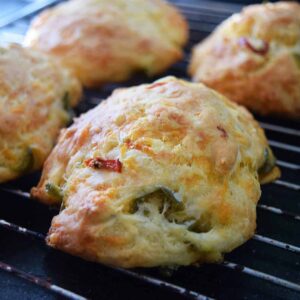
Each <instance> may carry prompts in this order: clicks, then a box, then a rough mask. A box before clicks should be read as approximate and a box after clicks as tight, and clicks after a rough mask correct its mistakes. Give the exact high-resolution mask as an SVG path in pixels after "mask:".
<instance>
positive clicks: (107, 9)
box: [25, 0, 187, 86]
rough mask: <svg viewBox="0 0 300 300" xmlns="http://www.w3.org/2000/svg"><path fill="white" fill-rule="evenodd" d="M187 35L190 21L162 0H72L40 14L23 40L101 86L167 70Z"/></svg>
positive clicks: (88, 82) (179, 54)
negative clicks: (142, 74) (142, 72)
mask: <svg viewBox="0 0 300 300" xmlns="http://www.w3.org/2000/svg"><path fill="white" fill-rule="evenodd" d="M186 40H187V23H186V22H185V20H184V19H183V17H182V16H181V15H180V14H179V12H178V11H177V10H176V9H175V8H174V7H172V6H171V5H170V4H167V3H166V2H164V1H163V0H130V1H128V0H110V1H107V0H71V1H68V2H65V3H62V4H60V5H58V6H56V7H54V8H51V9H49V10H46V11H44V12H43V13H42V14H41V15H39V16H38V17H37V18H36V19H35V20H34V22H33V24H32V25H31V28H30V29H29V31H28V33H27V35H26V38H25V45H26V46H29V47H32V48H35V49H39V50H42V51H44V52H47V53H49V54H52V55H54V56H56V57H57V58H58V59H60V60H61V62H62V63H64V64H65V65H66V66H67V67H69V68H71V69H72V70H73V71H74V73H75V75H76V76H77V77H78V78H79V79H80V80H81V82H82V83H83V84H84V85H85V86H97V85H101V84H103V83H106V82H118V81H123V80H126V79H128V78H129V77H130V76H131V75H132V73H133V72H137V71H144V72H146V73H147V74H148V75H154V74H157V73H161V72H163V71H164V70H166V69H167V68H168V67H169V66H170V65H171V64H173V63H174V62H176V61H177V60H179V59H180V58H181V57H182V46H183V45H184V44H185V42H186Z"/></svg>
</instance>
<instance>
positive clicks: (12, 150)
mask: <svg viewBox="0 0 300 300" xmlns="http://www.w3.org/2000/svg"><path fill="white" fill-rule="evenodd" d="M80 95H81V85H80V83H79V81H78V80H77V79H76V78H74V77H73V76H71V75H70V73H69V71H68V70H65V69H63V68H61V66H60V65H59V64H58V63H57V62H56V61H54V60H53V58H51V57H48V56H46V55H45V54H41V53H39V52H36V51H34V50H29V49H23V48H22V47H20V46H18V45H11V46H9V47H7V48H0V120H1V121H0V182H4V181H7V180H10V179H14V178H16V177H18V176H20V175H22V174H24V173H26V172H28V171H33V170H36V169H38V168H40V167H41V166H42V164H43V162H44V161H45V159H46V157H47V155H48V154H49V152H50V151H51V149H52V147H53V145H54V142H55V140H56V138H57V136H58V134H59V130H60V128H61V127H63V126H64V125H66V123H67V122H68V120H69V113H68V109H69V107H68V106H69V105H70V106H74V105H75V104H76V103H77V102H78V100H79V98H80ZM67 102H69V103H67Z"/></svg>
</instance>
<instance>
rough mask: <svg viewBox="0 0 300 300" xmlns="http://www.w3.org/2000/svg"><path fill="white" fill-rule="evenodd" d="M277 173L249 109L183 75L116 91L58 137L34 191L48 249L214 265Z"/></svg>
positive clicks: (248, 229) (245, 235)
mask: <svg viewBox="0 0 300 300" xmlns="http://www.w3.org/2000/svg"><path fill="white" fill-rule="evenodd" d="M278 175H279V170H278V169H277V167H276V166H275V159H274V157H273V154H272V151H271V150H270V148H269V146H268V143H267V140H266V137H265V135H264V132H263V130H262V129H261V128H260V127H259V125H258V123H257V122H256V121H255V120H254V119H253V117H252V116H251V114H250V113H249V112H248V111H247V110H246V109H245V108H243V107H241V106H238V105H237V104H235V103H233V102H230V101H229V100H227V99H226V98H224V97H223V96H222V95H220V94H218V93H217V92H215V91H213V90H211V89H209V88H207V87H205V86H204V85H202V84H196V83H189V82H186V81H183V80H178V79H176V78H174V77H167V78H163V79H161V80H159V81H156V82H154V83H153V84H145V85H141V86H137V87H132V88H127V89H119V90H116V91H115V92H114V93H113V94H112V96H111V97H109V98H108V99H107V100H106V101H104V102H102V103H101V104H99V105H98V106H97V107H96V108H94V109H93V110H91V111H89V112H87V113H86V114H84V115H82V116H81V117H80V118H79V119H77V120H76V121H75V123H74V124H73V125H72V126H71V127H70V128H68V129H64V130H63V131H62V133H61V135H60V138H59V141H58V144H57V145H56V147H55V148H54V150H53V151H52V153H51V155H50V156H49V158H48V159H47V161H46V163H45V166H44V171H43V175H42V179H41V181H40V183H39V185H38V186H37V187H36V188H34V189H33V190H32V195H33V196H34V197H36V198H38V199H40V200H41V201H43V202H45V203H49V204H61V205H62V207H61V211H60V213H59V214H58V216H56V217H55V218H54V219H53V221H52V225H51V229H50V231H49V234H48V238H47V242H48V244H49V245H50V246H53V247H55V248H59V249H62V250H64V251H66V252H69V253H72V254H74V255H78V256H81V257H84V258H86V259H89V260H93V261H98V262H102V263H105V264H110V265H117V266H123V267H137V266H144V267H151V266H159V265H173V264H178V265H188V264H191V263H194V262H215V261H219V260H221V259H222V255H223V254H224V253H226V252H229V251H231V250H232V249H234V248H235V247H237V246H239V245H241V244H242V243H244V242H245V241H246V240H248V239H249V238H250V237H251V236H252V235H253V234H254V230H255V227H256V204H257V201H258V200H259V198H260V194H261V190H260V182H268V181H272V180H274V179H275V178H276V177H277V176H278Z"/></svg>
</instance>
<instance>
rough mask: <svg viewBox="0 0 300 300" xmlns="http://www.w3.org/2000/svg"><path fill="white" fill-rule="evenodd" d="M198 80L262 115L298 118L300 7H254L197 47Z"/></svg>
mask: <svg viewBox="0 0 300 300" xmlns="http://www.w3.org/2000/svg"><path fill="white" fill-rule="evenodd" d="M189 70H190V73H191V75H192V76H193V79H194V81H199V82H203V83H205V84H206V85H208V86H210V87H212V88H214V89H216V90H218V91H219V92H221V93H223V94H224V95H226V96H227V97H229V99H231V100H233V101H236V102H238V103H240V104H243V105H245V106H247V107H249V108H250V109H252V110H254V111H256V112H259V113H260V114H263V115H265V114H277V115H285V116H291V117H294V118H299V117H300V5H299V4H298V3H296V2H294V3H293V2H278V3H267V4H261V5H251V6H248V7H246V8H244V9H243V10H242V12H241V13H239V14H235V15H233V16H232V17H230V18H229V19H227V20H226V21H224V22H223V23H222V24H221V25H220V26H219V27H218V28H217V29H216V30H215V31H214V32H213V33H212V34H211V35H210V36H209V37H208V38H207V39H206V40H204V42H201V43H200V44H199V45H197V46H196V47H195V48H194V51H193V55H192V60H191V64H190V66H189Z"/></svg>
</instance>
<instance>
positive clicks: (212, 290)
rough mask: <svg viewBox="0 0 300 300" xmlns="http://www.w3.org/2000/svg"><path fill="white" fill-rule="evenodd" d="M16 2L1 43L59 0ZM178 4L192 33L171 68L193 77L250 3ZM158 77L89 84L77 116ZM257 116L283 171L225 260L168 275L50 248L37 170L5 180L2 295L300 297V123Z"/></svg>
mask: <svg viewBox="0 0 300 300" xmlns="http://www.w3.org/2000/svg"><path fill="white" fill-rule="evenodd" d="M12 2H15V3H16V4H18V5H19V6H18V9H17V10H15V11H14V12H11V11H10V12H9V10H10V9H11V7H9V6H7V11H5V12H7V13H5V12H4V11H0V41H1V42H19V43H20V42H22V39H23V35H24V34H25V32H26V30H27V28H28V25H29V23H30V21H31V20H32V18H33V17H34V16H35V15H36V14H37V13H38V12H40V11H41V10H42V9H44V8H46V7H49V6H51V5H55V4H56V3H57V2H60V1H57V0H39V1H32V0H23V1H22V0H14V1H12ZM172 2H173V3H174V4H175V5H176V6H177V7H178V8H179V9H180V10H181V12H182V13H183V14H184V15H185V16H186V18H187V20H188V21H189V25H190V40H189V43H188V45H187V47H186V49H185V57H184V59H183V60H182V61H181V62H179V63H177V64H175V65H174V66H173V67H172V68H171V69H170V70H169V71H168V72H167V73H165V74H164V75H171V74H172V75H175V76H178V77H181V78H187V74H186V68H187V63H188V61H189V56H190V49H191V47H192V46H193V45H194V44H195V43H197V42H199V41H200V40H202V39H203V38H205V37H206V36H207V35H208V34H209V33H210V32H211V31H212V30H213V29H214V28H215V27H216V25H218V24H219V23H220V22H221V21H222V20H224V19H225V18H227V17H228V16H230V15H231V14H232V13H234V12H237V11H239V10H240V9H241V8H242V4H239V3H237V2H238V1H236V3H233V2H226V3H225V2H216V1H205V0H203V1H201V0H199V1H196V0H182V1H180V0H173V1H172ZM7 3H8V1H7ZM7 3H6V4H7ZM10 3H11V2H10ZM21 4H22V5H21ZM1 5H2V3H1ZM7 5H8V4H7ZM8 12H9V13H8ZM150 81H153V79H149V78H146V77H143V76H138V77H136V78H134V79H132V80H130V81H128V82H125V83H122V84H110V85H106V86H105V87H103V88H102V89H101V90H98V91H96V90H86V91H85V97H84V98H85V99H84V101H82V103H81V104H80V106H79V107H78V108H77V110H76V113H77V114H80V113H82V112H84V111H86V110H88V109H90V108H92V107H94V106H95V105H97V104H98V103H99V102H100V101H101V99H104V98H106V97H107V96H108V95H109V94H110V93H111V92H112V90H113V89H115V88H116V87H120V86H123V87H124V86H130V85H136V84H140V83H142V82H150ZM256 118H257V119H258V120H259V122H260V124H261V126H262V127H263V128H264V129H265V130H266V134H267V137H268V139H269V143H270V145H271V146H272V148H273V150H274V153H275V155H276V157H277V158H278V162H277V163H278V165H279V166H280V167H281V170H282V177H281V178H280V180H277V181H275V182H274V183H271V184H269V185H266V186H263V187H262V190H263V192H262V197H261V200H260V202H259V204H258V206H257V223H258V224H257V225H258V226H257V233H256V234H255V235H254V237H253V238H252V239H251V240H250V241H248V242H247V243H246V244H244V245H243V246H241V247H239V248H238V249H236V250H234V251H233V252H232V253H230V254H227V255H226V256H225V259H226V260H225V261H224V262H223V263H221V264H210V265H202V266H200V267H195V266H190V267H182V268H180V269H179V270H177V271H176V272H175V273H174V274H167V273H165V272H162V270H160V269H158V268H153V269H134V270H125V269H121V268H113V267H107V266H103V265H101V264H95V263H90V262H87V261H84V260H81V259H80V258H76V257H72V256H70V255H68V254H65V253H62V252H60V251H57V250H54V249H50V248H48V247H47V246H46V245H45V242H44V237H45V234H46V232H47V230H48V228H49V225H50V222H51V219H52V217H53V216H54V215H55V214H57V211H56V210H53V209H50V208H48V207H46V206H44V205H42V204H40V203H37V202H35V201H33V200H31V199H30V195H29V190H30V188H31V187H32V186H34V185H36V184H37V182H38V179H39V176H40V173H34V174H31V175H28V176H26V177H24V178H21V179H19V180H16V181H14V182H10V183H7V184H2V185H0V198H1V201H0V261H1V262H0V299H9V300H11V299H21V298H22V299H74V300H77V299H78V300H79V299H86V298H89V299H108V298H109V299H120V298H124V299H139V298H140V299H163V298H166V299H185V298H187V299H300V284H299V283H300V255H299V254H300V233H299V232H300V231H299V230H300V197H299V196H300V182H299V170H300V138H299V137H300V130H299V128H300V127H299V122H297V121H291V120H281V119H276V118H263V117H260V116H256Z"/></svg>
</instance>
